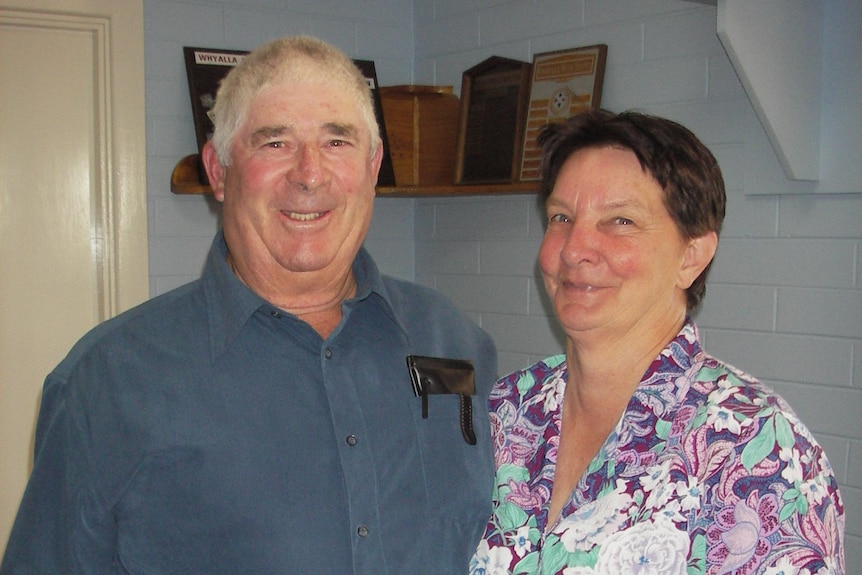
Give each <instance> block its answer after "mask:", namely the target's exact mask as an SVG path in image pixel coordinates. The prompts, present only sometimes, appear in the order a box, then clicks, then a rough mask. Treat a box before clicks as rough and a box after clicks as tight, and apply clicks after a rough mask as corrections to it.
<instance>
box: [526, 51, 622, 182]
mask: <svg viewBox="0 0 862 575" xmlns="http://www.w3.org/2000/svg"><path fill="white" fill-rule="evenodd" d="M607 53H608V47H607V46H606V45H605V44H596V45H594V46H585V47H582V48H572V49H570V50H559V51H556V52H544V53H541V54H536V55H535V56H534V57H533V73H532V79H531V82H530V103H529V107H528V111H527V125H526V130H524V143H523V146H522V157H521V173H520V180H521V181H525V182H526V181H532V180H538V179H540V178H541V173H540V163H541V150H540V149H539V147H538V145H537V144H536V137H537V136H538V135H539V132H540V131H541V129H542V128H543V127H544V126H545V125H547V124H550V123H551V122H562V121H563V120H565V119H567V118H570V117H572V116H574V115H575V114H577V113H578V112H582V111H584V110H587V109H590V108H598V107H599V106H601V100H602V83H603V82H604V77H605V60H606V59H607Z"/></svg>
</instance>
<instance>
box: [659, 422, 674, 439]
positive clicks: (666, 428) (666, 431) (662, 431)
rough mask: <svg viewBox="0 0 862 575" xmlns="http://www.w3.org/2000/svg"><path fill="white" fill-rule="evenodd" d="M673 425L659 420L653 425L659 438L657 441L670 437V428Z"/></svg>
mask: <svg viewBox="0 0 862 575" xmlns="http://www.w3.org/2000/svg"><path fill="white" fill-rule="evenodd" d="M671 425H673V423H672V422H670V421H665V420H664V419H659V420H658V421H656V424H655V434H656V435H657V436H658V437H659V439H667V438H668V436H669V435H670V427H671Z"/></svg>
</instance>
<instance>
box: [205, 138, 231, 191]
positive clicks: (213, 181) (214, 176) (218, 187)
mask: <svg viewBox="0 0 862 575" xmlns="http://www.w3.org/2000/svg"><path fill="white" fill-rule="evenodd" d="M201 161H202V162H203V164H204V169H205V170H206V172H207V177H208V178H209V181H210V187H211V188H212V190H213V196H215V199H216V200H218V201H220V202H223V201H224V179H225V172H226V168H225V167H224V166H222V165H221V162H219V159H218V154H217V153H216V149H215V146H214V145H213V143H212V142H207V143H206V144H204V149H203V150H202V151H201Z"/></svg>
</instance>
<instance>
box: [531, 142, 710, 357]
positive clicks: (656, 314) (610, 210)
mask: <svg viewBox="0 0 862 575" xmlns="http://www.w3.org/2000/svg"><path fill="white" fill-rule="evenodd" d="M663 194H664V192H663V190H662V188H661V186H659V184H658V182H656V181H655V180H654V179H653V178H652V176H651V175H650V174H649V173H647V172H645V171H644V170H643V169H641V166H640V163H639V162H638V160H637V157H636V156H635V155H634V153H633V152H631V151H629V150H623V149H619V148H613V147H602V148H587V149H584V150H580V151H578V152H575V153H574V154H573V155H572V156H570V157H569V158H568V159H567V160H566V162H565V163H564V164H563V166H562V169H561V170H560V173H559V175H558V177H557V180H556V184H555V185H554V189H553V191H552V192H551V195H550V196H549V197H548V199H547V201H546V203H545V206H546V211H547V217H548V220H547V226H548V227H547V231H546V232H545V236H544V239H543V240H542V245H541V248H540V250H539V267H540V268H541V271H542V277H543V279H544V282H545V288H546V289H547V291H548V295H549V296H550V298H551V301H552V302H553V305H554V310H555V312H556V315H557V318H558V320H559V321H560V323H561V324H562V326H563V329H564V330H565V331H566V333H567V335H568V336H569V338H570V339H572V340H574V341H577V340H578V339H579V338H582V337H592V336H594V335H598V336H600V337H614V338H619V337H625V336H627V335H636V336H638V337H647V338H649V337H666V333H667V332H668V331H669V330H674V329H678V328H679V326H680V324H681V322H682V320H683V319H684V317H685V311H686V297H685V290H686V288H688V287H689V286H690V285H691V283H692V282H693V281H694V279H695V278H696V277H697V275H698V274H699V273H700V270H701V269H703V268H702V266H697V265H693V262H692V257H691V256H692V253H691V252H692V247H691V246H692V244H693V242H694V240H686V239H684V238H683V237H682V236H681V234H680V232H679V230H678V228H677V226H676V224H675V223H674V221H673V220H672V219H671V217H670V214H669V213H668V211H667V208H666V207H665V204H664V201H663ZM710 257H711V255H710ZM704 265H705V264H704ZM672 335H675V332H674V333H673V334H672ZM672 335H671V337H672ZM648 341H651V340H648Z"/></svg>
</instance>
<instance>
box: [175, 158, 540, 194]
mask: <svg viewBox="0 0 862 575" xmlns="http://www.w3.org/2000/svg"><path fill="white" fill-rule="evenodd" d="M539 185H540V184H539V182H515V183H509V184H459V185H456V184H452V185H448V186H397V187H379V188H377V195H378V196H381V197H387V198H422V197H435V196H496V195H505V194H533V193H537V192H538V191H539ZM171 192H172V193H174V194H211V193H212V189H211V188H210V187H209V185H208V184H202V183H201V181H200V176H199V175H198V155H197V154H192V155H190V156H186V157H185V158H183V159H182V160H180V161H179V163H178V164H177V165H176V166H175V167H174V171H173V173H172V174H171Z"/></svg>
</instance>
